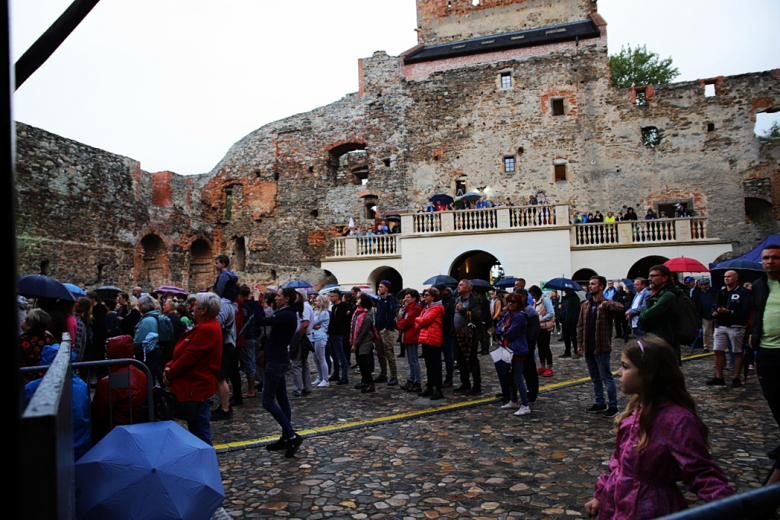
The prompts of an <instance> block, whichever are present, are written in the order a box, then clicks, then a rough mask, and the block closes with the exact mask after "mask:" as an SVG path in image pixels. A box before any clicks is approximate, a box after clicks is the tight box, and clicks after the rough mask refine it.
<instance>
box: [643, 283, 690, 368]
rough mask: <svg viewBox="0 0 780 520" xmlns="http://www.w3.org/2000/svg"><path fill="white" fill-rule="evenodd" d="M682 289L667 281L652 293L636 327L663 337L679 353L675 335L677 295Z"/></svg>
mask: <svg viewBox="0 0 780 520" xmlns="http://www.w3.org/2000/svg"><path fill="white" fill-rule="evenodd" d="M681 294H682V291H681V290H680V289H679V288H677V287H675V286H674V285H673V284H671V283H669V284H667V285H666V286H664V287H663V288H662V289H661V290H660V291H658V293H655V294H652V295H651V296H650V298H648V300H647V306H646V307H645V309H644V310H643V311H642V312H641V313H640V314H639V322H638V323H637V327H639V329H640V330H641V331H642V332H644V333H645V334H652V335H654V336H658V337H659V338H661V339H663V340H664V341H666V342H667V343H669V345H670V346H671V347H672V349H674V351H675V352H677V353H678V354H679V353H680V340H679V339H678V337H677V297H678V296H680V295H681Z"/></svg>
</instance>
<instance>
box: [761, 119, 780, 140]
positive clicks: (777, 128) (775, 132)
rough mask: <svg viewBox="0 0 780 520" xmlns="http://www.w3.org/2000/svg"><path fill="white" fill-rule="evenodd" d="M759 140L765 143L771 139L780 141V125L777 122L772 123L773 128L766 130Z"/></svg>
mask: <svg viewBox="0 0 780 520" xmlns="http://www.w3.org/2000/svg"><path fill="white" fill-rule="evenodd" d="M758 138H759V139H761V140H763V141H768V140H770V139H780V124H778V123H777V121H775V122H774V123H772V126H770V127H769V128H767V129H766V131H765V132H764V135H761V136H759V137H758Z"/></svg>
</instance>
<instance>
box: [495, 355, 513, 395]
mask: <svg viewBox="0 0 780 520" xmlns="http://www.w3.org/2000/svg"><path fill="white" fill-rule="evenodd" d="M495 365H496V374H497V375H498V384H499V385H501V395H502V397H503V399H509V395H510V392H509V381H508V379H509V378H508V377H507V376H509V363H507V362H506V361H496V363H495Z"/></svg>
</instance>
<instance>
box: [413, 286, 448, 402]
mask: <svg viewBox="0 0 780 520" xmlns="http://www.w3.org/2000/svg"><path fill="white" fill-rule="evenodd" d="M443 317H444V306H443V305H442V304H441V295H440V293H439V290H438V289H437V288H436V287H431V288H430V289H428V290H427V291H426V292H425V310H424V311H423V312H422V314H421V315H420V317H419V318H417V319H415V320H414V321H415V323H416V324H417V326H418V327H419V328H420V336H419V341H420V343H422V348H423V357H424V358H425V369H426V371H427V372H428V384H427V388H426V390H425V392H422V393H421V394H420V397H430V398H431V401H436V400H439V399H442V398H443V397H444V395H442V393H441V343H442V339H443V337H444V336H443V333H442V318H443Z"/></svg>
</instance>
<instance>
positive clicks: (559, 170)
mask: <svg viewBox="0 0 780 520" xmlns="http://www.w3.org/2000/svg"><path fill="white" fill-rule="evenodd" d="M554 168H555V182H561V181H565V180H566V165H565V164H556V165H554Z"/></svg>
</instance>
